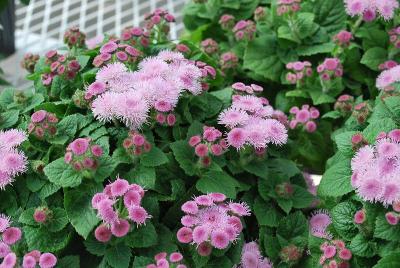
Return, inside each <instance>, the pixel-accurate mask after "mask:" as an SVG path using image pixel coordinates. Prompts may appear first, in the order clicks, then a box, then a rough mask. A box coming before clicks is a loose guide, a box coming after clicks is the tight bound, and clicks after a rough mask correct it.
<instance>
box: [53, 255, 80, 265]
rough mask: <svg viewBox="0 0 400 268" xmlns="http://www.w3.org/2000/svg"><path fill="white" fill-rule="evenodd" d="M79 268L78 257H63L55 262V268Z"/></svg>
mask: <svg viewBox="0 0 400 268" xmlns="http://www.w3.org/2000/svg"><path fill="white" fill-rule="evenodd" d="M71 267H80V261H79V256H65V257H63V258H61V259H59V260H58V261H57V268H71Z"/></svg>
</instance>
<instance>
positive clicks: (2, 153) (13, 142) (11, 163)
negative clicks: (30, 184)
mask: <svg viewBox="0 0 400 268" xmlns="http://www.w3.org/2000/svg"><path fill="white" fill-rule="evenodd" d="M25 140H26V134H25V133H24V132H23V131H20V130H17V129H10V130H6V131H0V190H3V189H4V188H5V187H6V186H7V185H9V184H11V183H12V182H13V181H14V178H15V177H16V176H17V175H19V174H21V173H24V172H25V171H26V169H27V167H26V165H27V158H26V157H25V155H24V153H23V152H22V151H18V149H17V147H18V146H19V145H20V144H21V143H22V142H23V141H25Z"/></svg>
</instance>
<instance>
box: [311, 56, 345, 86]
mask: <svg viewBox="0 0 400 268" xmlns="http://www.w3.org/2000/svg"><path fill="white" fill-rule="evenodd" d="M317 72H318V73H319V76H320V77H321V79H322V80H323V81H329V80H332V79H334V78H336V77H342V76H343V66H342V63H341V62H340V60H339V59H338V58H326V59H325V60H324V62H323V63H321V64H320V65H318V67H317Z"/></svg>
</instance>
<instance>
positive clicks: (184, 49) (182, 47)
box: [175, 44, 191, 54]
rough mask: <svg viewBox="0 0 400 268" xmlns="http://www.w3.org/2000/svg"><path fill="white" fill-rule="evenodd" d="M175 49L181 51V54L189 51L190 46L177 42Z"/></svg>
mask: <svg viewBox="0 0 400 268" xmlns="http://www.w3.org/2000/svg"><path fill="white" fill-rule="evenodd" d="M175 51H177V52H180V53H183V54H187V53H190V52H191V50H190V48H189V47H188V46H187V45H185V44H177V45H176V46H175Z"/></svg>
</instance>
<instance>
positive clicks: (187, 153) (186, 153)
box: [170, 141, 197, 176]
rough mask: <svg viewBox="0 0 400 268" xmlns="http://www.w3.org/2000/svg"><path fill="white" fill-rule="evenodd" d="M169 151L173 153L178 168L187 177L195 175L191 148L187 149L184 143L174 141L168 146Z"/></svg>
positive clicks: (187, 146)
mask: <svg viewBox="0 0 400 268" xmlns="http://www.w3.org/2000/svg"><path fill="white" fill-rule="evenodd" d="M170 147H171V150H172V152H173V153H174V156H175V159H176V161H177V162H178V164H179V166H180V167H181V168H182V169H183V170H184V171H185V173H186V174H187V175H189V176H193V175H195V174H196V173H197V166H196V165H195V161H196V160H195V155H194V150H193V148H191V147H189V145H188V144H187V142H186V141H176V142H174V143H171V144H170Z"/></svg>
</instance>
